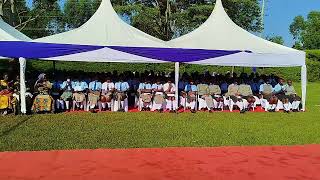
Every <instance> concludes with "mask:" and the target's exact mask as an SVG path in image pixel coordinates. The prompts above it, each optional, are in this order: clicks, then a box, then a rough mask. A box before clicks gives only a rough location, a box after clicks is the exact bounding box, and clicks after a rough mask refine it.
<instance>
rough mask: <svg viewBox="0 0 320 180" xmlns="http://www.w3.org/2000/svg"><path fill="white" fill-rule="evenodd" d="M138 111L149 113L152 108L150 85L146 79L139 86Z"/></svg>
mask: <svg viewBox="0 0 320 180" xmlns="http://www.w3.org/2000/svg"><path fill="white" fill-rule="evenodd" d="M138 93H139V109H140V110H141V111H150V110H151V107H152V85H151V83H150V81H149V80H148V79H145V81H144V83H140V84H139V88H138Z"/></svg>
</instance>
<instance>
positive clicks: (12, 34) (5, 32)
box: [0, 19, 31, 41]
mask: <svg viewBox="0 0 320 180" xmlns="http://www.w3.org/2000/svg"><path fill="white" fill-rule="evenodd" d="M19 40H20V41H31V39H30V38H28V37H27V36H26V35H24V34H22V33H21V32H20V31H18V30H16V29H15V28H14V27H12V26H10V25H9V24H7V23H5V22H4V21H3V20H2V19H0V41H19Z"/></svg>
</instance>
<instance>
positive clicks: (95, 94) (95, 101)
mask: <svg viewBox="0 0 320 180" xmlns="http://www.w3.org/2000/svg"><path fill="white" fill-rule="evenodd" d="M101 88H102V83H101V82H100V81H99V80H98V76H96V77H94V78H93V80H92V81H91V82H90V83H89V92H88V103H87V110H88V111H89V110H90V111H91V112H94V108H96V107H98V108H99V111H101V104H100V92H101Z"/></svg>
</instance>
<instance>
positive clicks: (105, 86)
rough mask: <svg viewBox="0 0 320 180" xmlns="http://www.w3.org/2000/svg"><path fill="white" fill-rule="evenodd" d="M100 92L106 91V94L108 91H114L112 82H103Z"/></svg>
mask: <svg viewBox="0 0 320 180" xmlns="http://www.w3.org/2000/svg"><path fill="white" fill-rule="evenodd" d="M101 89H102V91H106V92H108V91H110V90H112V89H114V83H113V82H109V83H108V82H104V83H103V84H102V88H101Z"/></svg>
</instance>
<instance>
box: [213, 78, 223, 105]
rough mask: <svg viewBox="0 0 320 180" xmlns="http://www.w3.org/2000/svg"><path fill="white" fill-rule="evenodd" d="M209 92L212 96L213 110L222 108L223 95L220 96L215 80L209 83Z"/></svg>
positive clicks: (219, 89)
mask: <svg viewBox="0 0 320 180" xmlns="http://www.w3.org/2000/svg"><path fill="white" fill-rule="evenodd" d="M209 93H210V95H211V96H212V98H213V106H214V110H217V111H222V110H223V101H224V99H223V97H222V96H221V88H220V86H219V85H218V83H217V82H216V81H213V82H210V83H209Z"/></svg>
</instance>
